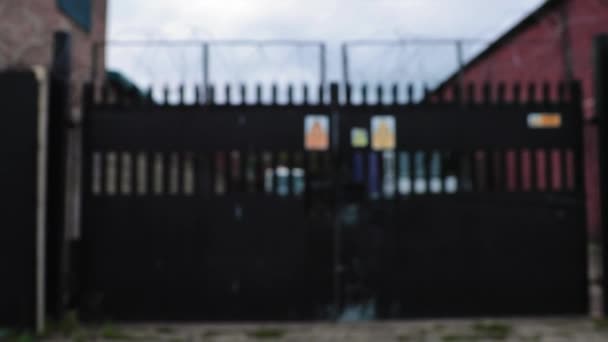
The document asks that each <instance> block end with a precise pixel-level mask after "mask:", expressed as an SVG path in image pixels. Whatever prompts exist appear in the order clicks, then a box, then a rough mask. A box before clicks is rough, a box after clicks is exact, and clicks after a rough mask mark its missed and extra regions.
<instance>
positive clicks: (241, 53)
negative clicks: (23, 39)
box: [108, 0, 544, 85]
mask: <svg viewBox="0 0 608 342" xmlns="http://www.w3.org/2000/svg"><path fill="white" fill-rule="evenodd" d="M543 2H544V0H506V1H505V0H333V1H331V0H196V1H193V0H110V8H109V23H110V27H109V39H110V40H132V39H137V40H142V39H143V40H158V39H172V40H175V39H196V40H209V39H211V40H222V39H256V40H265V39H298V40H318V41H324V42H326V43H327V46H328V55H327V58H328V78H329V79H330V80H339V79H341V75H342V71H341V63H340V44H341V43H342V42H343V41H349V40H357V39H391V40H397V39H412V38H416V39H419V38H475V39H485V40H488V41H491V40H493V39H495V38H496V37H497V36H498V35H500V34H501V33H503V32H504V31H505V30H507V29H508V28H509V27H511V26H512V25H514V24H515V23H516V22H518V21H519V20H521V19H522V18H523V17H525V16H526V15H527V14H528V13H530V12H531V11H532V10H534V9H536V8H537V7H538V6H540V5H541V4H542V3H543ZM482 47H483V46H482V44H476V45H475V46H473V45H471V46H467V49H466V52H467V55H468V56H469V57H470V56H472V55H473V54H474V53H476V52H477V51H479V49H481V48H482ZM200 51H201V48H200V47H199V46H191V47H185V46H184V47H179V48H176V47H173V48H165V47H160V46H152V45H149V46H146V47H145V48H142V47H137V48H136V47H119V46H112V45H110V47H109V51H108V66H109V68H113V69H118V70H120V71H122V72H124V73H125V74H126V75H127V76H129V77H131V78H133V79H134V80H135V81H136V82H137V83H138V84H140V85H145V84H156V85H159V84H165V83H168V84H173V83H176V82H185V83H198V82H200V80H201V78H202V77H201V74H202V71H201V52H200ZM210 60H211V63H210V68H211V80H212V82H213V83H216V84H222V83H240V82H245V83H252V82H255V81H261V82H270V81H276V82H279V83H287V82H295V83H296V84H300V83H302V82H311V83H315V82H318V79H319V77H318V75H319V72H318V70H319V63H318V51H317V50H315V49H314V48H297V49H296V48H287V47H285V48H268V47H266V48H262V47H257V46H254V47H243V48H226V47H224V48H220V47H213V48H212V49H211V58H210ZM350 63H351V68H350V73H351V77H352V79H353V81H354V82H363V81H370V82H394V81H401V82H404V81H406V80H415V81H423V80H424V81H427V82H431V83H432V82H438V81H440V80H441V78H442V77H445V76H446V75H447V74H449V73H450V72H451V71H453V69H454V68H455V67H456V66H457V61H456V53H455V49H454V47H453V46H452V45H450V46H423V45H409V46H402V47H396V46H392V47H391V46H387V47H375V48H371V47H359V48H352V49H351V50H350Z"/></svg>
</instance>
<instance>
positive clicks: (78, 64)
mask: <svg viewBox="0 0 608 342" xmlns="http://www.w3.org/2000/svg"><path fill="white" fill-rule="evenodd" d="M92 1H93V2H92V8H93V15H92V20H93V22H92V28H91V31H90V32H87V31H85V30H84V29H82V28H81V27H80V26H79V25H77V24H76V23H75V22H73V21H72V20H71V19H70V18H69V17H68V16H66V15H65V14H64V13H63V12H62V11H61V10H60V9H59V8H58V6H57V0H0V69H4V68H11V67H24V66H31V65H44V66H47V67H49V66H50V64H51V58H52V57H51V55H52V44H53V33H54V32H55V31H58V30H63V31H68V32H70V33H71V34H72V62H73V66H72V73H73V80H72V83H73V85H74V89H73V90H74V91H73V94H74V98H73V105H74V106H75V107H76V106H78V104H79V102H80V96H78V95H79V94H80V90H79V89H80V86H81V85H82V84H83V82H85V81H88V80H89V79H90V75H91V67H92V66H91V64H92V56H91V54H92V44H93V42H95V41H97V42H98V41H103V40H104V39H105V33H106V2H107V0H92ZM103 56H104V54H103V53H99V58H100V59H99V64H98V71H99V73H101V72H102V71H103V70H104V60H103Z"/></svg>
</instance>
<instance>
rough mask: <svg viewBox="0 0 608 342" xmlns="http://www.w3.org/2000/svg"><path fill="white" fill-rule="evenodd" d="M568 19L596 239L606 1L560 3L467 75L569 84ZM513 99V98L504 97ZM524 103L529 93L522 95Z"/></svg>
mask: <svg viewBox="0 0 608 342" xmlns="http://www.w3.org/2000/svg"><path fill="white" fill-rule="evenodd" d="M560 6H565V9H566V13H567V21H566V22H567V23H568V24H567V25H568V26H567V29H568V31H567V32H568V33H569V34H568V38H569V42H570V46H571V56H572V57H571V68H572V72H573V77H574V78H575V79H577V80H580V81H582V86H583V98H584V103H583V107H584V112H585V119H587V120H586V121H587V122H586V125H585V131H584V139H585V142H584V143H585V186H586V193H587V203H588V229H589V231H590V233H591V234H593V235H595V234H596V233H598V232H599V231H600V206H599V201H600V197H599V185H598V182H599V169H598V167H599V163H598V133H597V128H596V126H595V125H593V124H591V123H589V120H590V119H591V118H592V117H593V116H594V114H595V113H594V97H593V64H592V47H593V43H592V40H593V37H594V36H596V35H597V34H599V33H602V32H603V33H606V32H608V1H606V0H562V1H561V2H560V4H559V5H558V6H554V7H553V8H551V9H550V10H548V11H545V12H543V13H542V14H541V15H540V16H538V17H537V18H536V19H537V20H536V22H535V23H534V24H533V25H531V26H530V27H528V28H527V29H525V30H524V31H522V32H520V33H519V34H517V35H515V36H514V37H512V38H511V39H510V40H509V41H507V42H505V43H504V44H503V45H502V46H501V47H500V48H498V49H496V50H494V51H493V52H492V53H491V54H489V55H488V56H486V57H485V58H483V59H481V60H479V61H478V62H476V63H474V64H472V65H471V66H470V67H469V68H468V69H467V70H466V71H465V73H464V80H465V82H483V81H490V82H492V83H496V82H505V83H506V84H507V85H510V84H514V83H515V82H521V83H522V84H524V85H525V84H526V83H527V82H544V81H549V82H552V83H554V82H558V81H561V80H564V79H565V78H566V70H567V68H566V65H567V64H566V61H567V59H568V58H567V57H566V54H565V53H564V45H563V44H562V39H561V38H562V32H563V31H562V30H563V29H564V25H563V23H564V20H562V18H563V17H562V15H561V12H560V11H561V8H560ZM505 95H506V97H507V98H508V99H509V98H511V94H510V93H509V92H508V91H507V93H506V94H505ZM523 95H524V96H523V97H524V98H525V88H524V94H523Z"/></svg>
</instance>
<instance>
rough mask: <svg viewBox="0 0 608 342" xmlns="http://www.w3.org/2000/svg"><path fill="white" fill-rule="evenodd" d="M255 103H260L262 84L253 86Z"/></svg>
mask: <svg viewBox="0 0 608 342" xmlns="http://www.w3.org/2000/svg"><path fill="white" fill-rule="evenodd" d="M255 103H256V104H257V105H261V104H262V85H261V84H256V86H255Z"/></svg>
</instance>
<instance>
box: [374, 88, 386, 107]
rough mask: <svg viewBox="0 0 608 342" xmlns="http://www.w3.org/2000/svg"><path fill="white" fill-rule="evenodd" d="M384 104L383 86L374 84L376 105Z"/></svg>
mask: <svg viewBox="0 0 608 342" xmlns="http://www.w3.org/2000/svg"><path fill="white" fill-rule="evenodd" d="M382 104H384V87H383V86H382V84H378V85H377V86H376V105H378V106H380V105H382Z"/></svg>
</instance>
